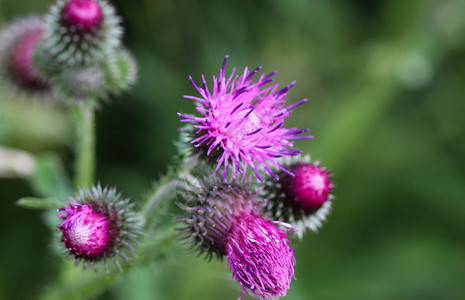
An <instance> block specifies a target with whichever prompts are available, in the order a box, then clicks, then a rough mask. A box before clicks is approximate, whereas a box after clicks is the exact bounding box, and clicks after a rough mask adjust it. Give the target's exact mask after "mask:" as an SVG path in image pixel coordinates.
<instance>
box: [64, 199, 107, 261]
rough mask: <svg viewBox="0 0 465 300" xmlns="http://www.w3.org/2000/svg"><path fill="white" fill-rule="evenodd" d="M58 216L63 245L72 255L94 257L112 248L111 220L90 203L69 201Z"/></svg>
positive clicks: (102, 254)
mask: <svg viewBox="0 0 465 300" xmlns="http://www.w3.org/2000/svg"><path fill="white" fill-rule="evenodd" d="M60 211H63V213H61V214H60V215H58V217H59V218H62V219H63V220H64V222H63V223H62V224H61V226H59V229H60V230H61V231H62V238H63V242H64V244H65V247H66V248H67V249H68V250H69V251H70V252H72V253H74V255H76V256H78V257H81V258H85V259H96V258H99V257H102V256H105V255H107V254H108V253H109V252H110V251H111V250H112V248H113V246H114V242H113V238H112V235H111V232H112V231H114V230H113V229H114V228H112V227H113V226H112V222H111V220H110V219H109V217H108V216H105V215H103V214H101V213H99V212H97V211H96V210H95V209H93V208H92V206H91V205H87V204H84V205H81V204H79V203H75V202H71V203H70V204H69V206H67V207H65V208H62V209H60Z"/></svg>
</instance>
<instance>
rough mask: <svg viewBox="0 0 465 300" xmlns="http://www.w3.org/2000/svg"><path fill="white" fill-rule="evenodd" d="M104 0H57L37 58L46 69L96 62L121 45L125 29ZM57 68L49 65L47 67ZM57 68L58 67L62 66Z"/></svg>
mask: <svg viewBox="0 0 465 300" xmlns="http://www.w3.org/2000/svg"><path fill="white" fill-rule="evenodd" d="M119 23H120V18H119V17H118V16H116V15H115V9H114V8H113V6H111V5H110V4H109V3H108V2H107V1H105V0H67V1H65V0H58V1H57V3H56V4H55V5H53V6H52V7H51V9H50V11H49V13H48V14H47V16H46V31H45V33H44V40H43V42H42V43H41V44H40V49H39V50H40V51H39V52H38V54H37V57H36V59H38V60H43V61H44V63H41V64H40V65H41V66H43V67H44V70H43V72H45V73H47V74H48V73H53V72H56V69H54V68H56V67H57V66H59V68H61V67H63V66H67V67H75V66H89V65H96V64H99V63H101V62H102V61H103V59H104V58H105V57H106V56H107V55H108V54H111V52H112V51H113V50H114V49H115V48H117V47H119V45H120V39H121V35H122V32H123V31H122V28H121V27H120V25H119ZM50 65H51V66H53V67H54V68H47V66H50ZM59 68H58V69H59Z"/></svg>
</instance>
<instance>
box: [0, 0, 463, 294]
mask: <svg viewBox="0 0 465 300" xmlns="http://www.w3.org/2000/svg"><path fill="white" fill-rule="evenodd" d="M112 2H113V3H114V4H115V6H116V7H117V10H118V12H119V14H120V15H121V16H122V17H123V26H124V27H125V38H124V39H125V43H126V45H127V47H128V48H129V49H130V50H131V51H132V52H133V53H134V55H135V57H136V59H137V60H138V62H139V65H140V72H139V81H138V83H137V85H136V86H135V87H134V88H133V89H132V91H131V92H128V93H126V94H123V95H121V96H118V97H113V99H112V101H111V103H109V104H105V105H103V106H102V109H101V110H100V111H99V112H98V114H97V119H98V124H97V126H98V132H97V135H98V149H97V150H98V171H97V175H98V179H99V181H100V182H101V183H102V184H110V185H116V186H117V187H118V188H119V190H120V191H122V192H123V193H124V194H125V195H128V196H131V197H132V198H133V199H134V201H138V200H139V199H140V198H141V195H143V193H144V192H145V191H146V190H147V189H148V188H149V186H150V184H151V182H152V181H153V180H155V179H156V178H157V176H158V175H159V174H161V173H163V172H164V171H165V170H166V168H167V162H168V161H170V159H171V157H172V155H173V154H174V153H175V152H176V148H175V146H174V141H175V140H176V137H177V128H178V126H179V124H180V123H179V117H178V116H177V115H176V112H178V111H183V112H193V105H192V103H191V101H189V100H186V99H183V98H182V95H184V94H194V93H195V90H194V89H193V88H192V86H191V85H190V83H189V81H188V75H192V76H193V77H194V79H195V80H197V81H199V80H200V75H201V74H202V73H204V74H205V75H206V77H207V78H211V75H213V74H218V72H219V68H220V66H221V63H222V60H223V58H224V56H225V55H226V54H229V56H230V60H229V62H228V70H229V71H230V70H231V69H232V67H233V66H236V67H238V68H239V69H242V68H243V67H245V66H246V65H249V66H250V67H255V66H257V65H262V66H264V71H266V72H271V71H273V70H278V71H279V73H278V74H277V75H276V76H275V77H276V79H277V81H278V82H280V83H281V84H282V85H286V84H288V83H289V82H291V81H293V80H297V85H296V86H295V87H294V88H293V89H292V90H291V91H290V92H289V98H290V101H291V102H295V101H298V100H300V99H302V98H309V99H310V101H309V102H308V103H306V104H305V105H303V106H301V107H299V108H298V109H296V110H295V113H294V114H293V116H292V119H290V120H289V122H288V125H289V126H298V127H300V128H310V130H311V133H312V134H313V135H315V138H314V139H313V140H310V141H302V142H299V143H298V147H299V148H300V149H303V150H305V152H307V153H310V154H311V156H312V158H313V159H316V160H321V161H322V164H323V165H324V166H327V167H328V168H330V169H332V170H333V173H334V177H333V179H334V180H335V182H336V184H337V188H336V190H335V195H336V201H335V205H334V210H333V213H332V215H331V216H330V219H329V222H328V223H327V224H326V225H325V226H324V228H323V229H322V230H321V232H320V233H319V234H317V235H312V234H308V235H306V237H305V239H304V241H303V242H298V241H294V242H293V247H294V248H295V253H296V257H297V265H296V276H297V280H296V281H293V283H292V285H291V289H290V291H289V293H288V296H287V297H286V299H293V300H303V299H317V300H320V299H321V300H325V299H389V300H392V299H465V239H464V237H465V233H464V227H465V159H464V156H465V116H464V115H465V99H464V96H465V87H464V83H465V18H464V12H465V1H463V0H409V1H405V0H393V1H388V0H385V1H363V0H357V1H349V0H262V1H257V0H255V1H252V0H239V1H218V0H204V1H193V0H171V1H166V0H160V1H155V0H131V1H127V0H118V1H112ZM51 3H52V1H37V0H2V1H0V22H1V23H2V24H6V23H7V22H9V21H11V20H12V19H13V18H14V17H16V16H19V15H25V14H30V13H36V14H42V13H45V12H46V10H47V7H48V5H50V4H51ZM0 42H1V41H0ZM1 95H2V93H0V96H1ZM0 101H2V99H0ZM5 101H6V100H5ZM7 102H8V104H4V105H5V107H3V108H2V111H0V144H2V145H4V146H10V147H17V148H22V149H25V150H28V151H31V152H33V153H37V154H39V153H45V152H50V151H51V152H56V153H57V154H58V155H59V157H60V158H62V159H63V161H64V162H65V166H66V168H67V169H68V170H70V171H71V170H72V168H71V166H72V157H73V156H72V150H71V149H72V148H71V145H72V134H71V135H70V133H72V130H71V126H70V121H69V120H68V119H67V118H66V115H64V113H63V112H62V111H61V110H60V109H58V108H53V107H45V108H44V107H42V106H41V105H40V104H37V103H32V104H31V103H27V102H26V103H25V102H24V101H21V102H20V103H16V102H15V101H7ZM31 193H32V191H31V190H30V189H29V187H28V184H27V182H25V181H22V180H19V179H7V178H0V207H1V208H0V299H34V295H36V294H37V293H38V292H39V291H40V290H41V288H42V287H43V286H44V285H45V284H46V283H47V281H48V280H50V279H51V278H53V276H54V272H55V271H56V270H55V266H56V264H55V263H56V260H57V257H56V256H54V255H53V254H52V253H51V252H50V251H48V250H49V249H48V248H49V242H50V239H51V238H52V237H51V234H50V233H49V232H48V230H47V228H46V227H45V226H44V225H43V224H42V222H41V213H40V212H38V211H27V210H24V209H21V208H19V207H17V206H15V205H14V202H15V200H16V199H18V198H20V197H22V196H28V195H31ZM239 291H240V288H239V286H238V285H237V284H236V283H235V282H233V281H231V280H230V273H229V271H228V270H227V269H226V268H225V262H223V263H221V262H212V263H210V264H207V263H206V262H204V261H203V260H201V259H196V258H195V256H194V255H186V254H185V253H184V252H182V251H181V250H180V251H177V252H175V253H172V254H169V255H168V256H167V257H166V259H165V260H164V262H163V263H158V264H155V263H154V264H151V265H148V266H145V267H143V268H139V269H134V270H131V272H130V274H129V276H128V277H127V278H126V279H125V280H124V281H121V282H119V283H118V285H117V286H116V287H114V288H111V289H110V290H109V291H108V292H106V293H105V294H103V295H101V297H99V299H118V300H119V299H121V300H122V299H132V300H139V299H141V300H142V299H157V300H158V299H160V300H163V299H169V300H178V299H179V300H184V299H236V297H237V296H238V295H239ZM245 298H247V297H244V299H245Z"/></svg>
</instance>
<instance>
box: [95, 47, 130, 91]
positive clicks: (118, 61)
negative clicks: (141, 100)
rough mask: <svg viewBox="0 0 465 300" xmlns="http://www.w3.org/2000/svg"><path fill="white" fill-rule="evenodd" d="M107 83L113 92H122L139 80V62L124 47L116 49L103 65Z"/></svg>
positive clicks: (108, 88) (109, 89)
mask: <svg viewBox="0 0 465 300" xmlns="http://www.w3.org/2000/svg"><path fill="white" fill-rule="evenodd" d="M103 68H104V70H105V85H106V87H107V90H108V91H110V92H112V93H120V92H123V91H125V90H127V89H128V88H130V87H131V86H132V85H133V84H134V83H135V82H136V80H137V69H138V68H137V63H136V61H135V59H134V57H133V56H132V55H131V54H130V53H129V51H127V50H126V49H124V48H118V49H115V51H114V52H113V55H112V56H109V57H108V58H107V59H106V60H105V62H104V65H103Z"/></svg>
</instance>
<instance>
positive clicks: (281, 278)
mask: <svg viewBox="0 0 465 300" xmlns="http://www.w3.org/2000/svg"><path fill="white" fill-rule="evenodd" d="M248 184H249V183H248V182H246V185H245V186H242V185H238V184H236V183H224V182H222V180H221V179H220V180H218V179H213V180H211V179H204V180H203V182H201V183H200V187H192V188H191V190H190V191H187V192H186V194H185V195H184V198H185V199H186V200H187V205H183V204H180V207H181V208H183V209H184V210H185V211H186V212H187V213H188V216H178V218H177V221H178V222H181V223H183V224H184V227H182V228H180V231H181V233H182V234H183V235H184V238H185V239H188V241H187V243H191V247H192V250H193V251H198V252H199V255H201V254H202V253H206V257H207V258H211V257H212V255H213V254H216V255H217V257H218V258H220V259H221V258H222V257H223V256H226V259H227V265H228V266H229V267H230V269H231V271H232V277H233V278H234V279H235V280H237V281H238V282H239V283H240V285H241V286H242V292H246V293H247V294H249V295H251V296H252V295H255V296H257V297H258V298H260V299H265V298H266V297H268V298H271V299H273V298H275V297H279V296H284V295H286V292H287V290H288V289H289V287H290V282H291V279H292V278H294V265H295V258H294V253H293V250H292V248H291V247H290V246H289V245H288V243H289V240H288V239H287V238H286V232H285V231H283V230H281V229H279V228H278V227H277V226H276V225H277V223H275V222H272V221H268V220H266V219H264V218H263V217H262V216H261V215H260V207H259V203H258V202H257V201H256V200H255V196H256V194H255V193H252V192H250V191H249V190H248V188H247V185H248ZM241 296H242V293H241Z"/></svg>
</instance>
